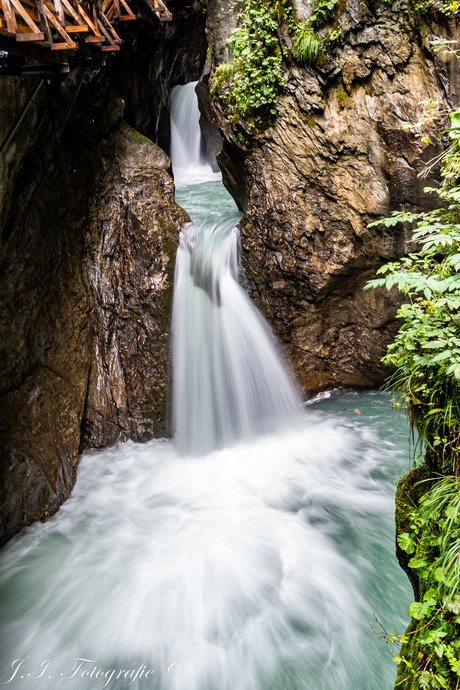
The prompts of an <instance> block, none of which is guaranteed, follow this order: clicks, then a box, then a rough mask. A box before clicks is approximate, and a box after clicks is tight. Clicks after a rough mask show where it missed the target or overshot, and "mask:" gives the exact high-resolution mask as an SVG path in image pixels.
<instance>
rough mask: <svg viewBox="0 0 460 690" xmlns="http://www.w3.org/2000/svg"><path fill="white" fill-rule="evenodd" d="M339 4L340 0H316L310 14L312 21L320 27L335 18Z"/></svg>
mask: <svg viewBox="0 0 460 690" xmlns="http://www.w3.org/2000/svg"><path fill="white" fill-rule="evenodd" d="M338 5H339V0H318V1H317V2H315V6H314V8H313V12H312V13H311V16H310V21H311V23H312V24H313V25H314V26H316V28H318V29H319V28H320V27H321V26H324V24H327V22H329V21H330V20H331V19H334V17H335V15H336V12H337V9H338Z"/></svg>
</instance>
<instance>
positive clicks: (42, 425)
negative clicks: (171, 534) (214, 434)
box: [0, 8, 206, 543]
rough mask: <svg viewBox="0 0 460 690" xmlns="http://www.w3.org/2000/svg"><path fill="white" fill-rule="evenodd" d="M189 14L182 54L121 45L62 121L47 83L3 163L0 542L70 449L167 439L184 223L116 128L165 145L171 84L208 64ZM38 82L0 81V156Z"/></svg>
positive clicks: (65, 88)
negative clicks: (175, 281) (175, 279)
mask: <svg viewBox="0 0 460 690" xmlns="http://www.w3.org/2000/svg"><path fill="white" fill-rule="evenodd" d="M198 9H199V8H198ZM198 9H197V8H195V10H193V13H192V14H193V17H195V23H196V31H191V24H190V22H189V24H186V23H185V24H184V22H183V24H184V25H182V24H180V23H179V26H178V27H176V28H172V27H169V29H168V31H169V32H170V34H174V35H176V38H177V37H179V38H180V42H181V44H183V45H182V48H181V49H180V50H177V51H176V50H175V47H176V45H175V42H174V40H173V38H172V37H171V35H167V33H166V29H163V30H162V31H161V32H160V33H159V34H158V32H157V34H156V36H155V39H154V40H153V35H152V34H147V37H145V38H143V39H141V40H144V41H147V42H148V44H149V50H148V51H146V52H145V53H143V52H142V51H136V48H135V46H134V43H135V41H134V39H133V40H130V39H128V40H127V41H126V45H125V46H124V51H125V54H124V55H119V56H117V58H116V59H114V60H113V61H112V62H111V63H110V64H108V66H107V67H105V68H102V69H98V70H93V71H90V72H88V73H86V74H85V75H84V81H83V82H82V86H81V90H80V92H79V94H78V98H77V100H76V102H75V105H74V107H73V108H72V110H71V111H69V110H68V109H69V105H70V104H71V102H72V100H73V96H74V94H75V91H76V89H77V87H78V85H79V83H80V79H81V77H82V76H83V75H82V70H81V69H76V70H73V71H72V72H71V73H70V74H69V75H67V76H64V77H61V76H56V77H52V78H50V79H49V80H47V79H45V80H44V81H43V83H42V84H41V85H40V89H39V91H38V92H37V94H36V95H35V96H34V98H33V101H32V104H31V107H30V109H29V111H28V113H27V116H26V118H25V119H24V121H23V122H22V123H21V125H20V127H19V129H18V131H17V133H16V134H15V136H14V138H13V139H12V141H11V144H10V145H9V146H8V147H7V148H6V149H5V150H4V151H2V153H1V154H0V303H1V308H0V357H1V362H2V367H1V374H0V480H1V481H0V486H1V488H0V505H1V515H2V524H1V528H0V543H4V542H5V541H6V540H8V539H9V538H10V537H11V536H12V535H14V534H15V533H16V532H18V531H19V530H20V529H21V528H22V527H23V526H24V525H27V524H30V523H31V522H32V521H34V520H36V519H46V518H47V517H49V516H50V515H51V514H52V513H54V512H55V511H56V510H57V509H58V507H59V505H60V504H61V503H62V502H63V501H64V500H65V499H66V498H68V497H69V496H70V492H71V489H72V487H73V484H74V482H75V478H76V468H77V461H78V452H79V449H80V450H85V449H91V448H103V447H106V446H108V445H111V444H113V443H116V442H118V441H123V440H126V439H127V438H132V439H135V440H148V439H150V438H153V437H155V436H158V435H164V433H165V428H166V423H167V417H168V410H167V403H168V400H167V398H168V395H167V391H168V380H169V317H170V309H171V299H172V276H173V270H174V257H175V250H176V247H177V241H178V236H179V232H180V229H181V228H182V226H183V225H184V223H185V222H187V220H188V217H187V215H186V214H185V212H184V211H183V210H182V209H180V208H179V207H178V206H177V205H176V204H175V203H174V183H173V180H172V171H171V165H170V161H169V159H168V157H167V155H166V154H165V153H164V152H163V151H162V150H160V149H159V148H158V146H156V145H155V144H154V143H152V141H150V140H149V139H146V138H145V137H144V136H142V135H141V134H138V132H136V131H135V130H132V129H131V128H130V127H129V126H127V125H126V124H124V123H123V116H124V115H126V117H128V118H129V119H130V121H131V122H133V121H135V122H136V124H137V125H138V126H139V127H140V128H141V129H143V133H144V134H149V135H150V136H151V137H153V138H155V139H156V140H157V141H161V140H162V138H163V140H164V139H165V135H164V131H163V130H162V124H161V123H162V121H164V119H165V118H166V117H167V113H166V114H165V112H164V111H165V108H166V109H167V107H168V99H169V88H170V84H171V81H172V80H176V82H180V81H181V80H182V81H186V80H188V78H189V77H190V76H191V77H192V78H193V77H195V78H198V76H199V72H200V69H201V67H202V65H203V64H204V59H205V49H204V48H203V46H205V45H206V40H205V38H204V22H203V19H202V13H201V11H198ZM184 12H185V14H187V13H188V15H189V14H190V9H189V10H187V9H184ZM188 15H187V16H188ZM190 16H191V15H190ZM200 21H201V24H200ZM200 27H201V28H200ZM200 31H201V34H200ZM188 32H189V38H190V40H189V48H190V50H189V51H187V49H186V44H187V39H186V34H187V33H188ZM200 36H201V38H200ZM200 41H201V42H200ZM117 60H118V62H117ZM139 63H142V64H143V65H144V67H146V66H147V69H146V71H145V73H144V72H143V71H142V69H141V67H140V66H139ZM127 65H130V66H131V67H133V70H134V73H135V78H134V79H131V81H129V80H128V73H127V69H128V68H127ZM153 67H155V69H153ZM155 70H156V71H155ZM39 79H41V78H40V77H38V78H37V77H23V78H19V77H18V78H16V77H2V78H0V143H1V142H2V141H3V140H4V138H5V137H6V136H7V133H8V132H9V131H10V129H11V127H12V126H13V125H14V123H15V121H16V119H17V118H18V116H19V114H20V113H21V111H22V108H23V107H24V105H25V104H26V103H27V102H28V99H29V97H30V95H31V94H33V92H34V90H35V86H36V85H37V84H38V83H39V82H38V80H39ZM150 79H153V80H154V82H153V84H152V83H150V81H149V80H150ZM157 80H159V81H160V85H158V84H157ZM155 89H159V90H160V91H161V99H160V100H159V98H160V94H159V93H157V92H156V90H155ZM146 94H147V95H148V96H149V98H146ZM149 99H150V100H149ZM125 111H126V113H125ZM67 116H68V120H67V121H66V117H67ZM64 123H66V124H65V128H63V124H64ZM162 131H163V134H162ZM166 140H167V137H166ZM166 143H167V142H166Z"/></svg>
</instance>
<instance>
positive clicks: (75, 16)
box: [61, 0, 80, 24]
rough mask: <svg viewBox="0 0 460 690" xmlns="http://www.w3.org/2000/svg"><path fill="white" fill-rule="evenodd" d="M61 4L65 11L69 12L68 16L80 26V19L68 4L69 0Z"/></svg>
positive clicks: (63, 0) (62, 0)
mask: <svg viewBox="0 0 460 690" xmlns="http://www.w3.org/2000/svg"><path fill="white" fill-rule="evenodd" d="M61 2H62V4H63V5H64V10H65V11H66V12H67V14H68V15H70V16H71V17H72V19H74V20H75V21H76V22H77V24H80V17H79V16H78V14H77V13H76V12H75V10H74V8H73V7H72V5H71V4H70V2H67V0H61Z"/></svg>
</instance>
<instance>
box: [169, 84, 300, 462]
mask: <svg viewBox="0 0 460 690" xmlns="http://www.w3.org/2000/svg"><path fill="white" fill-rule="evenodd" d="M191 87H193V85H190V84H187V85H186V86H184V87H181V86H179V87H175V90H174V94H173V99H172V103H173V108H172V118H173V119H172V144H171V156H172V162H173V169H174V172H175V174H176V170H178V169H179V170H182V171H184V170H186V156H187V155H188V154H189V155H190V159H191V160H192V162H193V165H192V166H191V168H192V172H191V176H192V179H193V180H194V179H196V170H197V165H198V163H199V159H198V156H199V149H200V128H199V123H198V118H199V112H198V106H197V103H196V95H195V91H194V88H191ZM174 117H176V118H177V119H176V121H174ZM181 124H182V125H183V128H182V127H181ZM187 137H188V139H187ZM202 167H203V166H202ZM218 186H219V187H221V185H220V184H219V185H218ZM206 192H208V190H207V189H206ZM194 193H195V194H198V195H199V192H197V191H196V190H195V192H194ZM216 202H217V203H218V204H219V209H218V210H217V211H215V212H214V215H212V214H211V218H210V214H209V209H208V208H207V206H206V203H204V204H203V208H204V209H205V210H206V214H205V217H204V218H202V217H200V213H199V212H198V213H197V214H196V216H195V218H194V222H193V223H192V224H190V225H188V226H187V227H186V228H185V230H184V231H183V232H182V235H181V240H180V247H179V250H178V253H177V260H176V276H175V290H174V306H173V322H172V333H173V428H174V432H175V438H176V443H177V445H178V448H179V449H180V451H181V452H184V453H192V454H202V453H206V452H209V451H212V450H214V449H216V448H222V447H225V446H227V445H230V444H232V443H235V442H238V441H241V440H243V439H248V438H251V437H254V436H256V435H258V434H260V433H264V432H267V431H273V430H274V429H276V428H279V427H281V426H285V425H286V424H289V423H290V422H292V421H293V420H295V419H298V418H299V416H300V412H299V410H300V401H299V399H298V397H297V394H296V392H295V390H294V388H293V385H292V383H291V381H290V380H289V377H288V375H287V373H286V371H285V368H284V365H283V363H282V361H281V358H280V355H279V353H278V351H277V347H276V343H275V340H274V337H273V335H272V333H271V331H270V330H269V328H268V326H267V324H266V323H265V322H264V320H263V318H262V317H261V315H260V314H259V312H258V311H257V310H256V308H255V307H254V306H253V305H252V304H251V302H250V300H249V298H248V297H247V295H246V293H245V291H244V290H243V289H242V288H241V287H240V286H239V284H238V268H239V267H238V230H237V228H236V227H235V225H236V223H237V222H238V220H239V217H240V216H239V214H238V212H237V211H236V207H235V206H234V204H232V203H230V204H228V202H222V201H220V200H219V199H216Z"/></svg>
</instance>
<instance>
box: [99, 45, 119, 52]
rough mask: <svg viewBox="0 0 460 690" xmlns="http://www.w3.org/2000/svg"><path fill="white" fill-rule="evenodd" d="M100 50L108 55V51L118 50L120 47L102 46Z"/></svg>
mask: <svg viewBox="0 0 460 690" xmlns="http://www.w3.org/2000/svg"><path fill="white" fill-rule="evenodd" d="M101 50H102V51H103V52H105V53H108V52H109V51H116V50H120V46H102V48H101Z"/></svg>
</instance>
